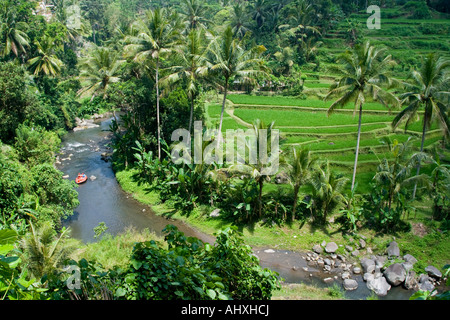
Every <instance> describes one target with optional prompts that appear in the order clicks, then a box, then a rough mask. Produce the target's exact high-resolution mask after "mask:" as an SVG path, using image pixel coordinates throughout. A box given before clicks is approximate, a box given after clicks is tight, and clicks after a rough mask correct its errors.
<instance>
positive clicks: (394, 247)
mask: <svg viewBox="0 0 450 320" xmlns="http://www.w3.org/2000/svg"><path fill="white" fill-rule="evenodd" d="M387 255H388V257H399V256H400V248H399V247H398V244H397V242H395V241H392V242H391V243H389V245H388V247H387Z"/></svg>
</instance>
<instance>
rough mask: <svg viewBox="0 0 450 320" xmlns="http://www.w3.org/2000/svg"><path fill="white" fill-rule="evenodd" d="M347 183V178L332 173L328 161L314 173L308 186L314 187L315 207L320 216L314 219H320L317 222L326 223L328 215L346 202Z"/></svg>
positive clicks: (313, 198)
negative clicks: (345, 190) (345, 189)
mask: <svg viewBox="0 0 450 320" xmlns="http://www.w3.org/2000/svg"><path fill="white" fill-rule="evenodd" d="M347 182H348V179H347V178H345V177H344V176H340V175H336V174H335V173H334V172H333V171H331V169H330V164H329V162H328V161H327V162H326V163H324V164H322V165H321V166H320V167H319V168H317V170H315V171H314V174H313V175H312V177H311V179H309V183H308V184H309V185H310V186H311V187H312V201H313V207H314V208H315V209H316V211H317V212H316V215H318V216H315V217H314V219H318V220H317V221H316V222H319V223H322V224H323V223H326V221H327V216H328V214H329V213H331V212H332V210H333V209H334V208H335V207H336V206H337V205H339V204H340V203H342V202H343V201H344V200H345V197H344V195H343V192H344V188H345V185H346V184H347Z"/></svg>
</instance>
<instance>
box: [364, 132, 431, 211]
mask: <svg viewBox="0 0 450 320" xmlns="http://www.w3.org/2000/svg"><path fill="white" fill-rule="evenodd" d="M411 139H412V138H411V137H409V138H408V140H407V141H406V142H404V143H399V142H398V141H397V140H394V141H392V142H390V141H387V140H389V139H384V141H385V142H386V141H387V142H388V146H389V150H390V152H391V153H392V155H393V157H394V159H393V160H392V161H389V160H388V159H386V158H383V159H381V160H380V164H379V165H378V168H377V172H376V174H375V175H374V177H373V180H374V181H375V182H376V183H377V189H378V190H382V189H384V190H385V191H386V192H384V194H385V196H386V198H387V199H386V206H387V208H388V210H389V211H390V210H391V208H392V204H393V202H395V200H396V199H398V197H395V195H397V194H399V193H401V192H405V190H406V188H407V187H409V186H412V185H413V184H417V182H420V183H421V184H423V185H427V184H428V182H429V181H428V180H429V177H428V176H427V175H425V174H423V175H420V176H419V175H417V176H413V177H411V169H412V168H413V167H414V166H415V164H416V163H417V162H420V160H423V159H426V158H428V157H427V156H426V155H425V154H423V153H422V152H419V153H417V152H416V153H412V144H411Z"/></svg>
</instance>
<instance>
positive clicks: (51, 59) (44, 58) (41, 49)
mask: <svg viewBox="0 0 450 320" xmlns="http://www.w3.org/2000/svg"><path fill="white" fill-rule="evenodd" d="M35 45H36V48H37V50H36V53H37V56H36V57H34V58H31V59H29V60H28V65H29V68H30V70H31V72H33V74H34V75H35V76H38V75H47V76H56V75H58V74H59V73H60V72H61V68H62V66H63V62H62V61H61V60H60V59H59V58H58V57H57V56H56V54H55V49H56V48H57V46H56V44H55V41H54V39H53V38H52V37H50V36H46V35H44V36H43V37H42V39H41V40H40V41H37V40H36V41H35Z"/></svg>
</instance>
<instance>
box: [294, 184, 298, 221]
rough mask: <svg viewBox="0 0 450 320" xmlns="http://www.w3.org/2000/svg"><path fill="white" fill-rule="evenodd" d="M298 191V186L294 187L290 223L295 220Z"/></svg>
mask: <svg viewBox="0 0 450 320" xmlns="http://www.w3.org/2000/svg"><path fill="white" fill-rule="evenodd" d="M298 189H299V186H294V205H293V207H292V222H294V220H295V211H296V209H297V200H298Z"/></svg>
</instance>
